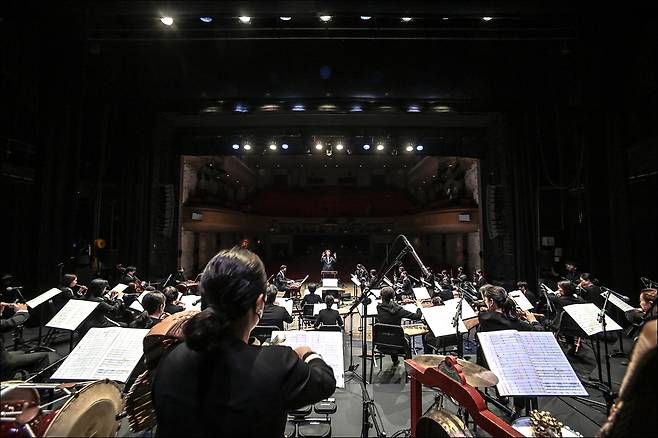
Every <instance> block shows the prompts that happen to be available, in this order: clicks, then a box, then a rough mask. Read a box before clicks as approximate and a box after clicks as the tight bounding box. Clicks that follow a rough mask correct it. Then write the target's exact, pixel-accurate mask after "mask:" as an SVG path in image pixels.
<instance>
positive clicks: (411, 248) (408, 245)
mask: <svg viewBox="0 0 658 438" xmlns="http://www.w3.org/2000/svg"><path fill="white" fill-rule="evenodd" d="M400 236H401V237H402V240H403V242H404V244H405V246H406V247H407V248H409V249H410V250H411V255H412V256H413V258H414V259H415V260H416V263H418V265H419V266H420V270H421V271H422V272H423V275H425V276H427V275H430V273H429V271H428V270H427V268H426V267H425V265H424V264H423V261H422V260H421V259H420V257H418V254H416V250H415V249H414V247H413V246H412V245H411V243H410V242H409V240H408V239H407V237H406V236H404V235H403V234H401V235H400Z"/></svg>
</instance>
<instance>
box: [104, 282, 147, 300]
mask: <svg viewBox="0 0 658 438" xmlns="http://www.w3.org/2000/svg"><path fill="white" fill-rule="evenodd" d="M126 289H128V285H127V284H123V283H118V284H117V285H116V286H114V287H113V288H112V289H111V290H110V292H123V291H124V290H126ZM142 295H143V294H142ZM140 296H141V295H140ZM140 301H141V300H140Z"/></svg>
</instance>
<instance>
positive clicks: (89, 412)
mask: <svg viewBox="0 0 658 438" xmlns="http://www.w3.org/2000/svg"><path fill="white" fill-rule="evenodd" d="M41 386H43V387H44V388H54V387H55V386H54V385H41ZM41 386H40V385H39V384H36V385H34V386H33V387H32V386H28V387H21V386H20V384H18V385H17V387H14V388H12V387H10V388H8V390H7V391H6V392H5V391H3V402H2V418H3V421H2V424H1V427H0V429H1V431H2V434H1V435H2V436H11V437H29V436H37V437H56V436H115V435H116V433H117V431H118V430H119V421H117V415H118V414H119V413H120V412H121V411H122V410H123V400H122V398H121V389H120V387H119V385H117V384H116V383H114V382H112V381H110V380H99V381H96V382H92V383H90V384H88V385H86V386H84V387H83V388H82V389H81V390H79V391H77V392H73V393H70V394H69V397H68V399H67V400H66V401H65V402H64V405H62V407H61V408H60V409H54V410H51V411H43V410H42V408H41V406H39V404H38V403H39V402H38V398H39V395H38V392H36V388H39V387H41ZM26 390H27V391H26ZM33 391H34V392H36V397H37V401H36V402H35V401H26V400H5V398H4V397H5V395H7V397H8V398H15V396H16V395H17V394H21V393H23V394H28V393H31V395H34V392H33ZM12 417H13V418H12Z"/></svg>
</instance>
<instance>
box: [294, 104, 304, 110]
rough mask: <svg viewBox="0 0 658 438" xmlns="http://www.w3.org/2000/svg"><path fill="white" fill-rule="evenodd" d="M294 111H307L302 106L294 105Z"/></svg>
mask: <svg viewBox="0 0 658 438" xmlns="http://www.w3.org/2000/svg"><path fill="white" fill-rule="evenodd" d="M292 110H293V111H306V107H305V106H304V105H302V104H297V105H293V107H292Z"/></svg>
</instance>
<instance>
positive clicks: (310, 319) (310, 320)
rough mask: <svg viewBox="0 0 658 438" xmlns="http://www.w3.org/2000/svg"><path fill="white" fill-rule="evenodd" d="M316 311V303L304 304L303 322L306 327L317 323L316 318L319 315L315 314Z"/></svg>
mask: <svg viewBox="0 0 658 438" xmlns="http://www.w3.org/2000/svg"><path fill="white" fill-rule="evenodd" d="M314 312H315V305H314V304H304V308H303V309H302V323H303V324H304V327H310V326H312V325H313V324H315V320H317V319H318V317H317V316H316V315H314V314H313V313H314Z"/></svg>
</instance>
